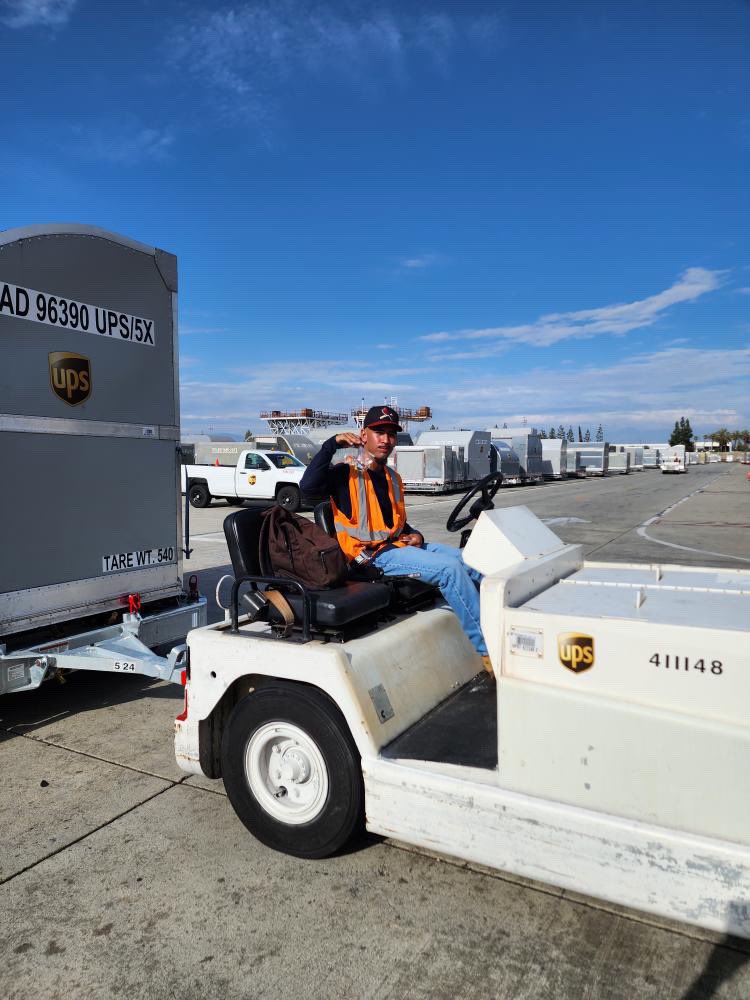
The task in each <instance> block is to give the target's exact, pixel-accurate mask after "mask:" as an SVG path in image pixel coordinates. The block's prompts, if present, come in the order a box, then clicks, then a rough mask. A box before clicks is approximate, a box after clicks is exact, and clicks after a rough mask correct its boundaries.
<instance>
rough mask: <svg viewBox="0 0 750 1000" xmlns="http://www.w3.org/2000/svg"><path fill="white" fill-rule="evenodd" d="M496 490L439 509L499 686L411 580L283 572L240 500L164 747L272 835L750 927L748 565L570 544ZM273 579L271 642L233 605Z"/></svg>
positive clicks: (448, 617)
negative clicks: (388, 853)
mask: <svg viewBox="0 0 750 1000" xmlns="http://www.w3.org/2000/svg"><path fill="white" fill-rule="evenodd" d="M498 486H499V477H498V476H497V475H494V476H489V477H487V479H485V480H484V481H483V482H482V483H479V484H477V485H476V486H475V487H474V488H473V489H472V490H470V491H469V493H467V494H466V496H465V497H464V498H463V499H462V500H461V501H460V503H459V505H458V507H457V508H456V509H455V510H454V511H453V512H452V514H451V515H450V517H449V519H448V528H449V529H450V530H453V531H456V530H460V529H462V528H465V527H466V525H467V523H468V522H470V521H471V520H472V518H474V517H478V520H477V523H476V526H475V527H474V529H473V532H471V533H469V532H468V531H466V532H465V533H464V535H463V536H462V540H467V539H468V543H467V544H466V547H465V550H464V556H465V559H466V562H467V563H468V564H469V565H471V566H473V567H475V568H476V569H478V570H479V571H481V572H482V573H484V574H485V576H484V580H483V583H482V588H481V620H482V628H483V631H484V635H485V639H486V641H487V646H488V648H489V653H490V657H491V660H492V663H493V665H494V669H495V674H496V678H497V681H496V683H495V681H493V680H492V678H489V677H487V675H479V674H478V666H479V664H478V660H477V656H476V653H475V652H474V651H473V649H472V647H471V646H470V645H469V643H468V641H467V640H466V638H465V637H464V635H463V633H462V631H461V629H460V627H459V624H458V621H457V619H456V617H455V616H454V615H453V613H452V612H451V611H450V610H449V609H447V608H446V607H444V606H441V605H439V604H437V603H436V605H435V606H432V607H425V606H424V600H425V590H426V587H425V586H424V585H420V584H418V583H417V582H415V581H413V580H402V581H399V580H397V581H395V583H394V584H393V586H392V587H391V586H389V585H387V584H386V583H382V582H376V583H350V584H348V585H347V586H345V587H342V588H340V589H337V590H331V591H321V592H317V593H316V592H310V591H306V590H305V589H304V588H303V587H301V586H299V585H296V586H294V587H293V588H290V586H289V582H288V581H287V582H286V584H284V581H279V580H274V579H272V578H269V577H268V576H267V574H266V572H265V571H266V570H267V567H266V566H265V565H264V558H265V557H264V554H263V553H260V554H259V553H258V524H259V520H258V514H257V512H256V511H253V510H249V509H248V510H242V511H237V512H235V513H233V514H231V515H230V516H229V517H228V518H227V520H226V522H225V533H226V536H227V540H228V543H229V549H230V554H231V557H232V563H233V568H234V572H235V580H234V583H233V588H232V601H231V612H230V619H231V620H228V621H226V622H224V623H221V624H218V625H212V626H208V627H205V628H200V629H196V630H194V631H193V632H191V633H190V635H189V636H188V646H189V665H188V668H187V671H186V687H185V706H184V711H183V712H182V714H181V715H180V716H179V717H178V719H177V722H176V755H177V760H178V763H179V764H180V766H181V767H182V768H183V769H184V770H186V771H189V772H192V773H196V774H203V775H206V776H207V777H210V778H219V777H222V778H223V779H224V784H225V787H226V790H227V793H228V795H229V799H230V802H231V803H232V806H233V807H234V809H235V811H236V812H237V814H238V816H239V817H240V819H241V820H242V822H243V823H244V824H245V825H246V826H247V828H248V829H249V830H250V831H251V832H252V833H253V834H254V835H255V836H256V837H257V838H258V839H259V840H261V841H262V842H263V843H265V844H267V845H270V846H271V847H274V848H276V849H278V850H280V851H284V852H287V853H289V854H293V855H297V856H300V857H305V858H317V857H324V856H326V855H329V854H331V853H333V852H335V851H336V850H338V849H339V848H341V847H342V846H343V845H344V844H345V843H346V842H347V841H348V840H349V839H350V838H351V837H352V836H353V835H355V834H356V833H357V831H358V830H360V829H362V828H363V827H366V828H367V829H368V830H370V831H372V832H374V833H376V834H381V835H383V836H387V837H393V838H396V839H398V840H400V841H403V842H407V843H409V844H415V845H418V846H420V847H423V848H426V849H428V850H431V851H436V852H441V853H444V854H447V855H452V856H455V857H457V858H461V859H465V860H468V861H472V862H478V863H481V864H484V865H490V866H492V867H495V868H498V869H502V870H505V871H509V872H513V873H515V874H517V875H521V876H526V877H529V878H533V879H539V880H541V881H543V882H548V883H552V884H555V885H557V886H561V887H563V888H566V889H572V890H575V891H577V892H582V893H587V894H590V895H592V896H597V897H601V898H603V899H606V900H609V901H610V902H612V903H618V904H624V905H627V906H631V907H636V908H639V909H642V910H646V911H651V912H653V913H656V914H659V915H660V916H662V917H669V918H676V919H680V920H684V921H687V922H689V923H693V924H697V925H700V926H703V927H707V928H712V929H715V930H720V931H726V932H729V933H732V934H736V935H741V936H744V937H750V904H749V903H748V901H749V900H750V795H749V794H748V791H749V789H748V783H749V779H748V775H750V727H749V726H748V718H747V710H746V706H747V700H748V694H750V628H749V626H748V623H749V622H750V572H748V571H744V570H717V569H696V568H692V567H690V568H689V567H679V566H648V565H627V564H607V563H596V562H584V560H583V555H582V548H581V546H580V545H566V544H564V543H563V542H561V541H560V539H559V538H557V536H556V535H554V534H553V533H552V532H551V531H550V530H549V529H548V528H547V527H546V526H545V525H543V524H542V523H541V522H540V521H539V520H538V519H537V518H536V517H535V516H534V515H533V514H532V513H531V512H530V511H529V510H528V509H527V508H525V507H515V508H509V509H505V510H492V509H491V508H492V497H493V496H494V494H495V492H496V490H497V488H498ZM467 507H468V513H467V514H466V515H465V516H462V514H463V512H464V511H465V510H466V508H467ZM316 517H317V518H318V521H319V523H321V524H322V525H323V526H325V527H327V528H328V529H329V530H330V528H331V523H330V509H327V505H326V504H322V505H320V507H319V508H318V509H317V510H316ZM415 583H416V590H417V592H415ZM267 586H277V587H284V586H286V588H287V599H288V601H289V602H290V604H291V605H292V607H293V609H294V612H295V624H294V628H293V631H292V632H291V633H290V634H287V636H286V637H285V638H278V636H279V635H281V633H282V632H283V631H284V630H283V629H282V628H281V627H280V626H279V625H274V624H273V623H272V622H269V621H268V620H261V619H256V620H252V617H253V614H254V613H255V612H252V613H249V614H248V615H246V616H244V615H241V614H240V608H241V606H242V603H243V600H244V599H243V597H242V594H243V591H248V597H249V599H250V601H251V602H253V603H254V604H255V605H256V606H257V605H259V604H261V603H262V601H260V600H259V598H258V594H257V593H254V592H255V591H258V590H262V589H263V588H264V587H267ZM420 587H421V593H419V592H418V591H419V589H420ZM410 588H411V592H410ZM292 589H294V590H295V591H296V592H295V593H292V592H291V591H292ZM416 600H419V601H421V602H422V604H421V610H414V609H413V608H414V605H413V604H412V605H411V607H410V602H412V601H416ZM248 606H249V605H248ZM265 613H266V612H264V614H265Z"/></svg>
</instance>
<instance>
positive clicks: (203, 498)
mask: <svg viewBox="0 0 750 1000" xmlns="http://www.w3.org/2000/svg"><path fill="white" fill-rule="evenodd" d="M210 503H211V494H210V493H209V492H208V487H207V486H206V485H204V483H193V485H192V486H191V487H190V505H191V507H208V505H209V504H210Z"/></svg>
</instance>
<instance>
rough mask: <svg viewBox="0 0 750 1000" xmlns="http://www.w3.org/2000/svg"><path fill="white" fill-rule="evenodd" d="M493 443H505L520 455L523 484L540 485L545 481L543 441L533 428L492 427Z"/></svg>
mask: <svg viewBox="0 0 750 1000" xmlns="http://www.w3.org/2000/svg"><path fill="white" fill-rule="evenodd" d="M490 435H491V437H492V440H493V441H505V442H506V443H507V444H509V445H510V447H511V448H512V449H513V451H514V452H515V453H516V454H517V455H518V461H519V462H520V466H521V482H523V483H540V482H541V481H542V480H543V479H544V469H543V466H542V439H541V438H540V437H539V435H538V434H537V432H536V431H535V430H533V428H531V427H502V428H500V427H491V428H490Z"/></svg>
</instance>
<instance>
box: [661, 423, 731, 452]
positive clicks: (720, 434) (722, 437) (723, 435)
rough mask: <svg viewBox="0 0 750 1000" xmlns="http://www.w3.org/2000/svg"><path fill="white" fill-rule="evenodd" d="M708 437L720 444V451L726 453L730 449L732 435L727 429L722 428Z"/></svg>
mask: <svg viewBox="0 0 750 1000" xmlns="http://www.w3.org/2000/svg"><path fill="white" fill-rule="evenodd" d="M708 437H709V438H710V440H711V441H715V442H716V444H718V446H719V451H726V450H727V448H728V447H729V442H730V441H731V440H732V433H731V431H728V430H727V428H726V427H720V428H719V429H718V431H714V432H713V433H712V434H709V435H708ZM670 443H671V441H670Z"/></svg>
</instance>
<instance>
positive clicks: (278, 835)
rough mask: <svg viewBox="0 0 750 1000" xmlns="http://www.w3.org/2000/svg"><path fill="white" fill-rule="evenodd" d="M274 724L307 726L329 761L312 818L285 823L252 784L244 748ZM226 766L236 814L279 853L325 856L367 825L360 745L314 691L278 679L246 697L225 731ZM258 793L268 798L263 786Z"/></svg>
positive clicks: (308, 734)
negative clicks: (321, 799)
mask: <svg viewBox="0 0 750 1000" xmlns="http://www.w3.org/2000/svg"><path fill="white" fill-rule="evenodd" d="M270 723H278V724H279V725H280V726H283V725H284V724H291V725H292V726H295V727H297V729H299V730H302V732H303V733H304V735H305V736H306V737H307V739H308V740H310V741H311V742H312V743H313V744H314V746H315V748H316V749H317V750H318V752H319V753H320V756H321V757H322V759H323V761H324V762H325V767H326V769H327V781H328V789H327V794H326V797H325V800H324V802H323V804H322V806H320V811H319V812H318V813H317V814H316V815H315V817H314V818H313V819H311V820H310V821H309V822H301V823H300V822H298V823H290V822H283V821H282V820H280V819H278V818H277V817H275V816H273V815H272V814H271V813H270V812H269V811H268V810H267V809H266V808H265V807H264V805H263V804H262V801H261V800H259V798H258V796H257V795H256V794H255V792H254V791H253V790H252V789H251V784H250V782H251V779H250V777H249V776H248V772H247V770H246V751H247V750H248V748H249V747H250V744H251V739H252V738H253V736H256V740H258V739H260V738H261V737H262V733H263V732H264V730H263V727H265V726H268V725H269V724H270ZM256 734H257V735H256ZM283 756H284V755H283V754H282V759H283ZM270 759H271V760H273V759H275V758H273V757H271V758H270ZM221 763H222V777H223V779H224V786H225V788H226V791H227V795H228V796H229V801H230V802H231V803H232V806H233V808H234V811H235V812H236V813H237V815H238V816H239V818H240V819H241V820H242V822H243V823H244V824H245V826H246V827H247V829H248V830H249V831H250V833H252V835H253V836H254V837H256V838H257V839H258V840H260V841H261V842H262V843H263V844H266V845H267V846H268V847H272V848H274V850H277V851H282V852H283V853H284V854H293V855H295V856H296V857H298V858H325V857H328V856H329V855H331V854H335V852H336V851H338V850H340V849H341V848H342V847H343V846H344V844H346V842H347V841H348V840H350V839H351V837H352V836H353V835H354V834H355V833H356V832H358V831H360V830H362V829H363V828H364V786H363V783H362V767H361V763H360V758H359V754H358V752H357V748H356V746H355V744H354V740H353V739H352V737H351V733H350V732H349V729H348V727H347V725H346V722H345V721H344V718H343V716H342V715H341V713H340V712H339V710H338V708H336V706H335V705H334V704H333V702H332V701H331V700H330V699H329V698H328V697H327V695H325V694H323V693H322V692H321V691H318V690H317V689H315V688H308V687H305V686H303V685H296V684H283V683H279V684H274V685H269V686H268V687H263V688H260V689H259V690H257V691H254V692H253V693H252V694H249V695H248V696H247V697H246V698H243V699H242V701H240V702H238V703H237V704H236V705H235V707H234V709H233V710H232V713H231V715H230V717H229V721H228V723H227V725H226V728H225V730H224V735H223V739H222V745H221ZM269 770H270V767H269ZM293 791H294V789H292V792H293ZM259 794H260V795H261V797H262V796H263V794H264V791H263V789H262V788H261V790H260V792H259ZM265 794H266V795H267V794H268V793H267V792H266V793H265ZM284 794H285V795H286V793H284ZM274 797H276V798H278V795H275V796H274ZM290 801H291V800H290Z"/></svg>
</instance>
